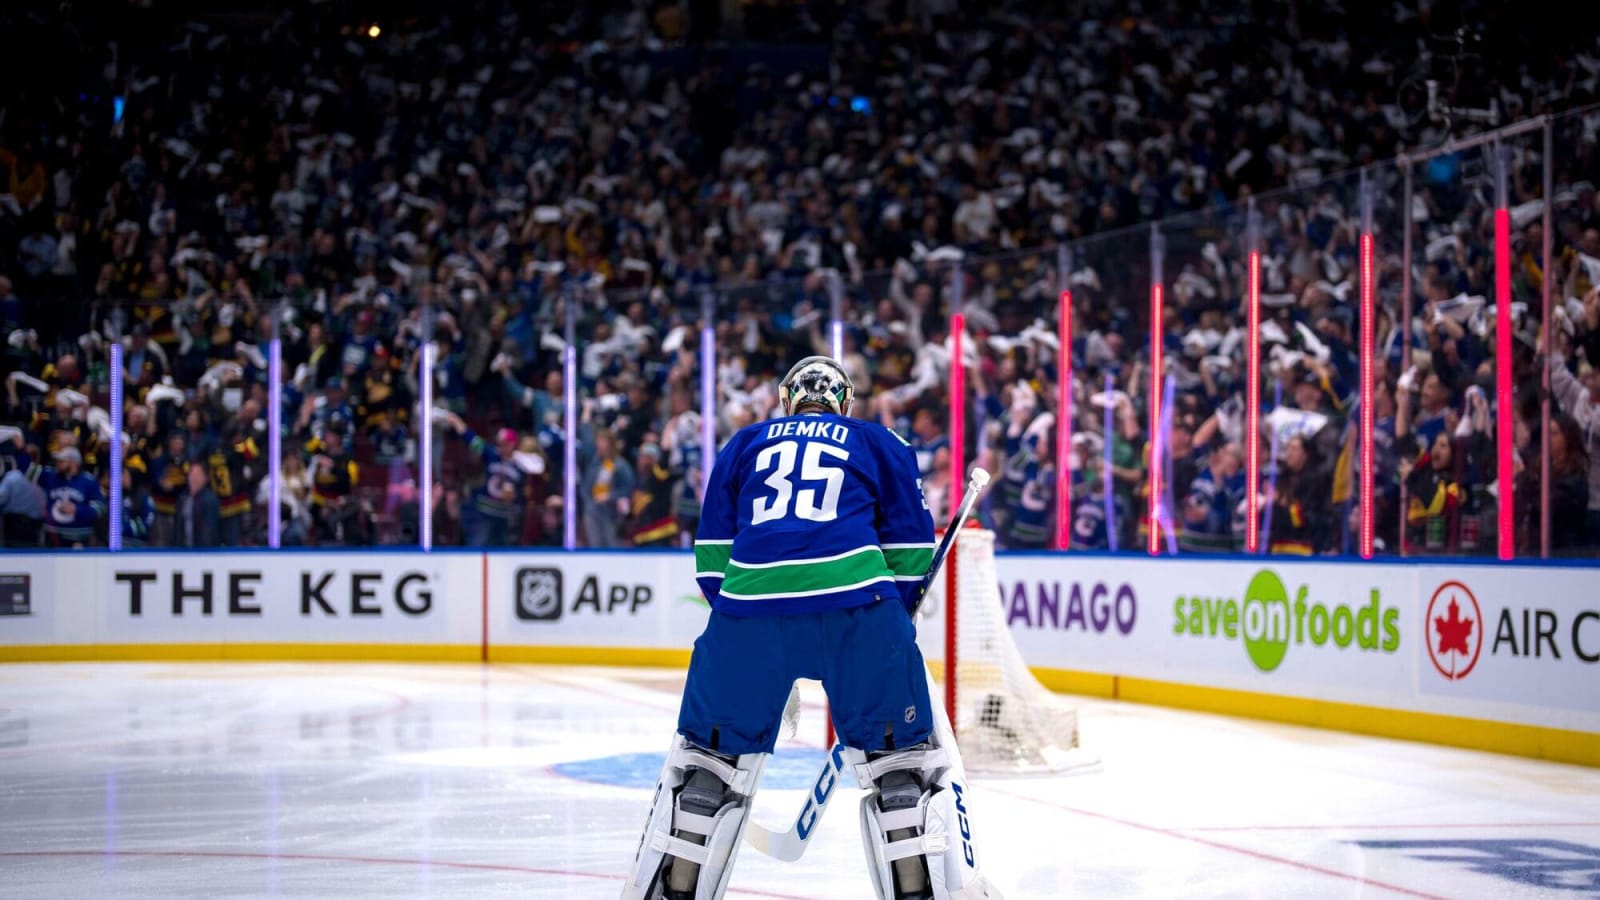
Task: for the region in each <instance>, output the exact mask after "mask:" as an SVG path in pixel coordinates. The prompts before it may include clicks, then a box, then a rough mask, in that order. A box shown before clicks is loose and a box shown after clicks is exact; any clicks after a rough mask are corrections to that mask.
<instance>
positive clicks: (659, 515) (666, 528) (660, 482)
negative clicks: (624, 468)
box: [627, 442, 678, 547]
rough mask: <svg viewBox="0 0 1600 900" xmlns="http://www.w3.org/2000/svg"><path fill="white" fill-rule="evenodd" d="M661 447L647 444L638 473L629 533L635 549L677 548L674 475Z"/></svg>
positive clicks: (641, 450) (641, 455)
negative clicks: (666, 466) (664, 464)
mask: <svg viewBox="0 0 1600 900" xmlns="http://www.w3.org/2000/svg"><path fill="white" fill-rule="evenodd" d="M661 463H662V459H661V447H660V445H658V444H656V443H654V442H646V443H645V444H644V445H643V446H641V447H640V448H639V454H638V462H637V465H636V468H635V470H634V482H633V483H634V488H633V500H632V503H631V508H632V513H631V514H630V516H629V520H628V525H627V532H628V535H629V537H630V538H631V539H632V542H633V545H634V546H635V547H673V546H676V545H677V538H678V518H677V515H676V514H675V511H674V509H673V502H672V501H673V497H672V488H673V477H672V472H671V471H669V470H668V469H666V468H664V467H663V466H662V464H661Z"/></svg>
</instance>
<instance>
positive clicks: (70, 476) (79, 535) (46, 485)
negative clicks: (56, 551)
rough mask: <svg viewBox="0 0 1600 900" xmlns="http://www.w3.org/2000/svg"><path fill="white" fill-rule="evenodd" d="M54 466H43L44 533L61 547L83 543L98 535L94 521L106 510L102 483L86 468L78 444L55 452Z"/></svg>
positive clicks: (40, 484) (47, 539)
mask: <svg viewBox="0 0 1600 900" xmlns="http://www.w3.org/2000/svg"><path fill="white" fill-rule="evenodd" d="M53 458H54V461H55V465H54V466H47V467H45V468H43V469H41V470H39V488H40V489H41V490H43V491H44V508H45V519H44V533H45V539H46V541H47V542H48V543H50V544H51V545H53V546H57V547H72V546H82V545H84V544H87V543H89V540H90V538H92V537H93V536H94V524H95V523H96V522H98V521H100V517H101V516H102V515H104V514H105V511H106V501H105V495H104V494H102V493H101V491H100V483H99V482H97V481H95V480H94V478H93V476H91V475H89V474H88V473H86V472H84V471H83V456H82V455H81V454H79V453H78V449H77V448H76V447H62V448H61V449H60V450H57V451H56V452H55V456H54V457H53Z"/></svg>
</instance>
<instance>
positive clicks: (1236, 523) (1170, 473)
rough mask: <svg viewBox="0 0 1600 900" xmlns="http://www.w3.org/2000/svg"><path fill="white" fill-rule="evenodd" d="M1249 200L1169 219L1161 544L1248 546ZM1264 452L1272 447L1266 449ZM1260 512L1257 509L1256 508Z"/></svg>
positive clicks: (1211, 549) (1222, 549) (1219, 548)
mask: <svg viewBox="0 0 1600 900" xmlns="http://www.w3.org/2000/svg"><path fill="white" fill-rule="evenodd" d="M1248 221H1249V216H1248V208H1247V207H1246V206H1242V205H1239V206H1235V205H1232V204H1225V205H1219V206H1216V207H1213V208H1211V209H1208V210H1207V211H1205V212H1203V213H1198V214H1194V215H1190V216H1184V217H1182V218H1178V219H1173V220H1169V221H1167V222H1164V223H1163V224H1162V227H1161V233H1162V237H1163V239H1164V240H1163V243H1164V250H1165V254H1164V259H1163V270H1164V275H1165V285H1166V294H1165V297H1164V305H1165V309H1166V312H1165V320H1166V325H1165V328H1164V330H1163V337H1164V346H1165V357H1166V358H1165V360H1164V364H1163V367H1164V371H1165V377H1164V380H1163V385H1162V390H1163V399H1162V402H1163V403H1166V402H1167V401H1168V398H1169V397H1170V407H1168V408H1167V411H1166V412H1164V413H1163V414H1162V416H1161V417H1160V421H1161V425H1162V428H1163V431H1162V433H1161V435H1160V442H1159V445H1158V446H1159V449H1160V451H1161V453H1160V465H1161V479H1160V486H1161V490H1160V496H1159V500H1160V514H1161V519H1162V522H1163V525H1164V531H1163V533H1162V539H1161V542H1160V544H1161V550H1162V551H1163V552H1169V551H1170V550H1171V549H1173V548H1174V547H1175V548H1176V549H1178V550H1179V551H1180V552H1185V553H1232V552H1242V551H1243V550H1244V548H1245V544H1246V523H1247V521H1248V518H1247V517H1248V514H1249V505H1248V503H1247V502H1246V497H1247V494H1246V491H1247V483H1248V480H1247V478H1246V473H1245V468H1244V463H1245V459H1246V455H1245V441H1246V440H1247V439H1248V433H1249V422H1250V417H1249V416H1248V414H1247V413H1248V408H1247V403H1248V391H1247V389H1248V385H1249V382H1248V372H1249V370H1248V353H1249V349H1250V334H1249V310H1248V307H1247V305H1246V300H1247V294H1248V288H1249V269H1248V266H1249V250H1248V247H1249V242H1248V235H1247V230H1248V229H1247V224H1248ZM1262 459H1266V455H1263V456H1262ZM1258 512H1259V509H1258Z"/></svg>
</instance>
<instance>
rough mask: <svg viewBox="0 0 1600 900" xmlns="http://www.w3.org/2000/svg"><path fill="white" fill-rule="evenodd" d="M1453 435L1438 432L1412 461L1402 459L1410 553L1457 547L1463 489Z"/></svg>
mask: <svg viewBox="0 0 1600 900" xmlns="http://www.w3.org/2000/svg"><path fill="white" fill-rule="evenodd" d="M1458 471H1459V460H1458V459H1457V454H1456V440H1455V437H1454V436H1453V435H1452V434H1450V433H1449V432H1446V431H1440V432H1439V433H1438V435H1437V436H1436V437H1434V439H1433V444H1432V446H1430V447H1429V448H1428V450H1427V452H1425V453H1423V454H1422V456H1421V457H1420V458H1418V459H1417V460H1416V462H1415V463H1413V462H1411V461H1410V460H1402V461H1401V463H1400V474H1401V476H1402V477H1404V478H1405V480H1406V491H1407V493H1408V494H1409V495H1410V498H1411V501H1410V507H1409V508H1408V509H1407V510H1406V543H1407V546H1408V548H1410V550H1411V552H1420V553H1429V554H1437V553H1445V552H1452V551H1454V550H1455V549H1456V547H1457V541H1458V539H1459V532H1458V530H1457V529H1458V527H1459V525H1460V517H1461V507H1462V503H1463V500H1464V499H1465V496H1466V492H1465V491H1464V490H1463V489H1462V484H1461V481H1460V477H1459V475H1458V474H1457V472H1458Z"/></svg>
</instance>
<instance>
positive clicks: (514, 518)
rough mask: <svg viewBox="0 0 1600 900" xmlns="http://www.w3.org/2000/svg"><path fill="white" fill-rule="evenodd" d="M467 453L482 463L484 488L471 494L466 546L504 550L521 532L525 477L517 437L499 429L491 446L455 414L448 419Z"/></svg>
mask: <svg viewBox="0 0 1600 900" xmlns="http://www.w3.org/2000/svg"><path fill="white" fill-rule="evenodd" d="M448 421H449V423H450V426H451V427H452V428H454V429H455V432H456V434H458V435H460V436H461V439H462V440H464V441H466V442H467V449H469V450H471V451H472V452H473V453H474V454H476V455H477V457H478V459H479V460H481V461H482V462H483V484H482V486H480V487H479V488H478V489H477V490H476V491H473V493H472V506H471V508H469V509H468V511H467V515H466V516H465V517H464V518H465V520H466V521H465V523H464V524H465V525H466V531H467V545H468V546H470V547H504V546H506V545H508V544H509V543H510V542H511V537H512V536H513V535H520V534H521V528H522V500H523V498H522V487H523V481H524V479H525V478H526V473H524V472H523V470H522V467H520V466H518V465H517V463H516V452H517V433H516V432H514V431H512V430H511V429H509V428H502V429H500V433H499V434H497V435H495V443H493V444H491V443H489V442H488V441H487V440H485V439H484V438H482V437H479V436H478V434H477V433H476V432H474V431H473V430H472V429H471V428H468V427H467V423H466V422H465V421H464V420H463V419H462V418H461V417H460V416H458V415H455V414H454V413H452V414H451V415H450V417H449V419H448Z"/></svg>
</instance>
